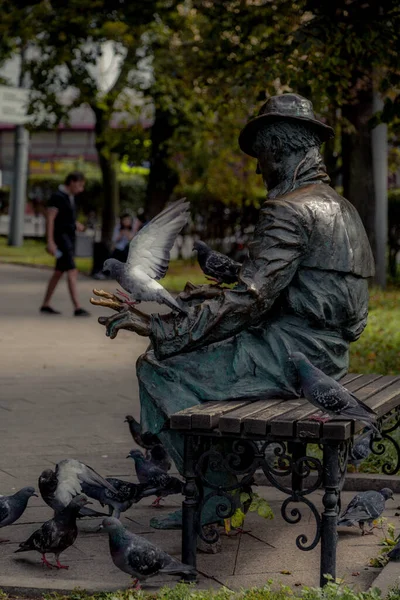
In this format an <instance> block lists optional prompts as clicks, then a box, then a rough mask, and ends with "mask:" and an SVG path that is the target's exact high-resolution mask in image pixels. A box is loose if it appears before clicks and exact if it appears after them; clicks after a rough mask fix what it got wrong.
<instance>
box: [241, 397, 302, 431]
mask: <svg viewBox="0 0 400 600" xmlns="http://www.w3.org/2000/svg"><path fill="white" fill-rule="evenodd" d="M303 402H304V399H303V398H298V399H296V400H283V401H282V402H280V403H279V404H277V405H274V406H270V407H268V408H266V409H265V410H262V411H261V412H259V413H257V414H256V415H254V416H253V417H249V418H248V419H246V421H244V423H243V429H244V431H245V432H246V433H248V434H253V435H265V434H266V433H268V432H269V426H270V419H272V418H273V417H277V416H278V415H282V414H284V413H287V412H289V411H291V410H292V409H293V408H296V407H298V406H301V404H302V403H303Z"/></svg>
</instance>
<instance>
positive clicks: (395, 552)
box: [386, 540, 400, 561]
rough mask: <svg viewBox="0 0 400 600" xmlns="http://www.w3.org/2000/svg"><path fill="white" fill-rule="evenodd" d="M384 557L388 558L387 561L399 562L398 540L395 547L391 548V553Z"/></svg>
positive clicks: (399, 547)
mask: <svg viewBox="0 0 400 600" xmlns="http://www.w3.org/2000/svg"><path fill="white" fill-rule="evenodd" d="M386 556H387V557H388V558H389V560H396V561H397V560H400V540H399V541H398V542H397V544H396V545H395V546H393V548H392V549H391V551H390V552H388V553H387V555H386Z"/></svg>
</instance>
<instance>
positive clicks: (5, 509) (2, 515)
mask: <svg viewBox="0 0 400 600" xmlns="http://www.w3.org/2000/svg"><path fill="white" fill-rule="evenodd" d="M32 496H36V497H37V494H36V493H35V488H33V487H24V488H22V490H19V492H17V493H16V494H13V495H12V496H0V528H2V527H6V526H7V525H12V524H13V523H15V521H17V520H18V519H19V518H20V517H21V516H22V514H23V513H24V511H25V509H26V507H27V504H28V500H29V498H31V497H32ZM1 542H8V540H0V543H1Z"/></svg>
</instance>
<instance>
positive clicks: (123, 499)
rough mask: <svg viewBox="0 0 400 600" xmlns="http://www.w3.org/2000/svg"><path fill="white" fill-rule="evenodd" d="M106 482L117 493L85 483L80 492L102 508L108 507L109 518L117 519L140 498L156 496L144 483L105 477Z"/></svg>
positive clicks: (153, 489)
mask: <svg viewBox="0 0 400 600" xmlns="http://www.w3.org/2000/svg"><path fill="white" fill-rule="evenodd" d="M106 481H108V483H110V484H111V485H112V486H113V487H114V488H115V489H116V490H117V493H114V492H111V491H110V490H108V489H106V488H104V487H99V486H94V485H90V484H87V483H82V490H83V492H84V493H85V494H86V495H87V496H89V497H90V498H94V499H95V500H97V501H98V502H100V504H101V505H102V506H108V507H109V512H110V516H114V517H116V518H117V519H119V517H120V514H121V513H123V512H125V511H126V510H128V509H129V508H131V506H132V504H136V503H137V502H139V501H140V500H142V498H147V497H148V496H155V495H156V494H157V489H156V488H149V487H148V486H147V485H146V484H144V483H139V484H138V483H130V482H129V481H122V480H121V479H116V478H115V477H107V479H106Z"/></svg>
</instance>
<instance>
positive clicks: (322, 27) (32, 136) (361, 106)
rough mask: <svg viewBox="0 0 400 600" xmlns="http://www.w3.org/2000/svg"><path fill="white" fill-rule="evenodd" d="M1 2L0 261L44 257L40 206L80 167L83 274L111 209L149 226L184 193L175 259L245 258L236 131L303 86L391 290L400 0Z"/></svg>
mask: <svg viewBox="0 0 400 600" xmlns="http://www.w3.org/2000/svg"><path fill="white" fill-rule="evenodd" d="M0 11H1V22H0V83H1V84H2V85H1V86H0V171H1V178H0V179H1V182H0V236H1V238H0V260H3V261H12V262H22V263H26V264H32V263H34V264H49V265H50V264H52V262H53V261H52V258H51V257H50V256H48V255H46V254H45V250H44V236H45V218H44V212H45V206H46V201H47V200H48V198H49V196H50V194H51V192H52V191H54V190H55V189H56V188H57V186H58V185H59V184H60V183H62V182H63V179H64V177H65V175H66V174H67V173H68V172H70V171H72V170H77V169H78V170H81V171H83V172H84V174H85V176H86V178H87V184H86V189H85V191H84V193H83V194H81V196H80V197H78V198H77V205H78V207H79V220H80V221H81V222H82V223H83V224H85V225H86V231H85V232H84V233H81V234H79V236H78V246H77V253H78V256H79V257H80V259H79V260H78V264H79V268H80V269H81V270H82V272H84V273H87V274H90V273H92V274H93V273H96V272H98V270H99V268H100V266H101V264H102V261H103V260H104V257H105V256H106V255H107V254H109V253H110V252H111V251H112V247H113V241H112V238H113V231H114V229H115V227H116V224H117V223H118V222H119V216H120V215H121V214H123V213H128V214H130V215H131V216H132V219H133V220H134V221H135V220H136V219H139V221H140V223H144V222H146V220H148V219H150V218H151V217H152V216H154V215H155V214H156V213H158V212H159V211H160V210H161V209H162V208H163V207H164V206H165V204H166V203H167V202H168V201H170V200H173V199H176V198H178V197H181V196H186V197H187V198H188V199H189V200H190V202H191V206H192V222H191V224H190V226H189V227H188V228H187V229H186V230H185V231H184V232H183V235H182V236H181V237H180V238H179V240H178V244H177V245H176V247H175V248H174V256H173V258H174V259H176V260H180V263H179V264H180V265H181V267H182V268H183V269H186V271H187V270H188V268H189V267H188V263H189V266H190V264H191V262H193V258H192V252H191V250H192V245H193V240H194V239H195V238H197V237H201V238H202V239H204V240H206V241H208V242H210V243H211V244H212V245H213V246H214V247H216V248H218V249H220V250H222V251H224V252H226V253H228V254H229V255H231V256H233V257H234V258H235V259H237V260H242V259H243V258H244V256H245V255H246V244H247V241H248V239H249V236H250V235H251V232H252V230H253V228H254V225H255V223H256V221H257V214H258V210H259V208H260V206H261V204H262V202H263V201H264V199H265V195H266V191H265V189H264V187H263V184H262V181H261V178H260V177H259V176H257V175H256V174H255V167H256V165H255V160H254V159H251V158H249V157H247V156H245V155H244V154H243V153H242V152H241V151H240V150H239V147H238V144H237V138H238V133H239V131H240V129H241V128H242V127H243V125H244V124H245V123H246V121H247V120H248V119H249V118H251V117H252V116H254V115H255V114H257V111H258V109H259V107H260V105H261V103H262V102H264V101H265V100H266V98H267V97H268V96H269V95H274V94H280V93H284V92H288V91H295V92H297V93H300V94H302V95H304V96H306V97H308V98H310V99H311V100H312V101H313V103H314V108H315V111H316V112H317V114H318V115H319V116H320V117H321V118H322V119H324V120H325V121H326V122H328V123H329V124H330V125H332V126H333V127H334V129H335V132H336V136H335V138H334V140H332V142H329V143H327V144H325V147H324V149H323V152H324V157H325V162H326V165H327V169H328V172H329V175H330V177H331V179H332V185H333V186H334V187H335V188H336V189H337V190H338V191H339V192H341V193H343V194H344V196H346V197H347V198H348V199H349V200H350V201H351V202H352V203H353V204H354V205H355V206H356V207H357V209H358V211H359V212H360V214H361V217H362V219H363V222H364V225H365V228H366V230H367V233H368V236H369V239H370V242H371V245H372V248H373V251H374V254H375V258H376V261H377V276H376V282H375V283H376V284H377V285H378V286H380V287H381V288H385V287H386V286H387V284H388V283H389V284H390V285H393V284H394V285H398V284H399V277H400V275H399V271H400V267H399V264H398V263H399V261H400V148H399V135H400V95H399V90H400V69H399V60H398V56H399V51H400V39H399V33H398V32H399V31H400V8H399V3H398V1H393V2H392V1H390V0H387V1H386V0H385V2H378V1H374V0H335V1H333V2H316V1H315V0H298V1H294V2H293V1H291V2H288V1H286V0H219V1H218V2H213V1H211V0H180V1H178V0H146V2H142V1H141V2H139V1H133V0H130V1H128V0H118V1H115V0H113V1H109V0H96V1H93V0H90V1H89V0H88V1H86V0H79V1H78V0H70V1H69V2H68V3H65V2H58V1H57V0H53V1H49V0H43V1H40V2H33V1H32V2H18V1H17V2H15V1H13V2H10V1H7V0H0ZM17 88H22V90H23V91H22V90H21V89H19V90H18V89H17ZM7 92H8V94H7ZM13 207H14V215H13ZM17 221H19V223H20V230H19V229H18V223H17ZM172 267H173V268H174V264H173V265H172ZM175 267H176V265H175ZM189 270H190V269H189Z"/></svg>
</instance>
